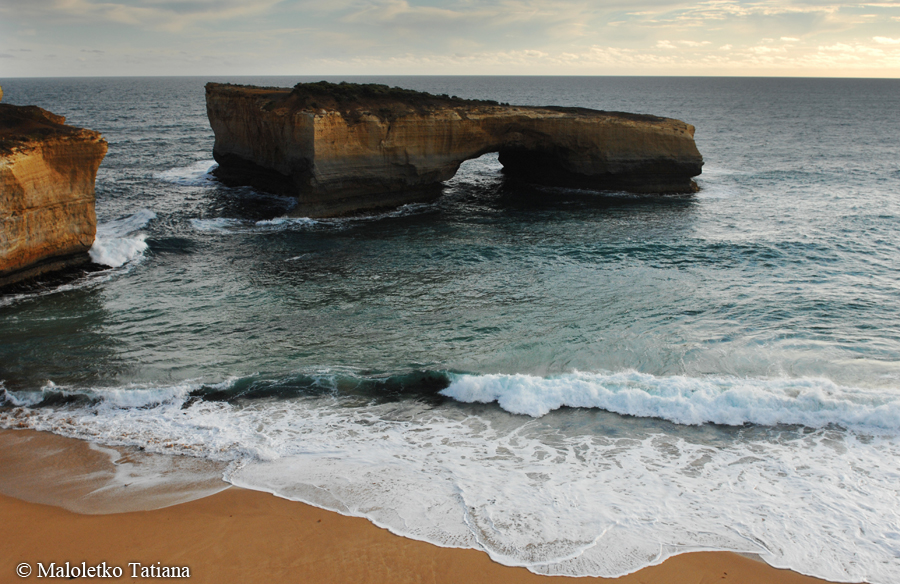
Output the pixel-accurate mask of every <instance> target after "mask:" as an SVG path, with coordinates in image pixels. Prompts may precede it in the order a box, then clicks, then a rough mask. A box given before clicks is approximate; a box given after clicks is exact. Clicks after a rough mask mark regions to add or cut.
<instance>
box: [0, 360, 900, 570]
mask: <svg viewBox="0 0 900 584" xmlns="http://www.w3.org/2000/svg"><path fill="white" fill-rule="evenodd" d="M595 375H596V374H595ZM479 377H481V378H483V379H481V380H480V381H479ZM517 377H518V376H507V379H506V381H505V387H511V386H516V384H518V385H524V384H523V382H522V380H520V379H517ZM600 377H604V376H600ZM606 377H615V375H613V374H610V375H608V376H605V377H604V379H605V378H606ZM586 379H588V380H589V381H590V382H591V383H592V384H593V385H596V384H597V383H598V380H597V379H589V376H588V375H587V374H581V373H579V374H571V376H569V377H563V378H557V379H552V380H548V383H547V384H546V385H545V386H544V388H545V389H546V390H547V391H548V392H549V393H554V392H556V393H558V394H565V393H566V389H565V386H566V384H569V385H570V386H572V387H575V386H578V385H579V384H585V383H587V381H586ZM628 380H630V381H628ZM526 381H527V382H528V383H527V385H529V387H532V388H536V387H541V381H540V379H539V378H528V379H527V380H526ZM695 381H696V383H697V384H700V385H701V386H703V387H706V386H705V385H704V384H706V383H710V382H709V380H695ZM232 383H233V380H229V381H225V382H223V383H222V384H220V386H219V389H228V388H229V387H230V386H231V384H232ZM498 383H499V377H498V376H459V377H457V378H456V379H455V380H454V382H453V385H451V388H453V387H454V386H455V387H456V388H457V390H458V389H459V388H461V387H463V386H466V387H475V386H477V385H482V386H493V385H496V384H498ZM606 383H609V381H608V380H606ZM620 383H621V384H623V385H626V384H628V383H630V384H632V385H633V386H634V385H639V386H640V387H639V388H638V389H636V390H635V391H639V392H642V393H646V394H650V393H653V392H656V393H665V394H666V395H671V396H676V397H677V396H684V395H688V394H690V392H685V391H684V390H683V389H682V390H676V389H673V388H674V387H679V386H685V385H687V386H690V385H691V383H692V382H691V380H685V379H678V378H653V377H652V376H646V377H642V376H637V375H636V374H634V373H631V372H625V373H622V374H621V379H620ZM766 383H769V384H771V386H772V387H774V388H775V389H772V390H770V391H768V393H771V394H774V395H777V396H781V395H782V394H787V393H790V392H789V391H788V390H786V389H785V388H786V387H788V386H789V385H791V384H794V386H797V385H798V381H797V380H769V381H768V382H767V381H764V380H757V381H756V382H754V384H753V391H752V392H751V393H749V394H746V395H744V394H741V399H743V400H745V401H744V402H743V403H744V406H746V407H751V405H750V401H749V400H751V399H753V396H756V397H757V398H758V399H759V406H760V408H761V409H763V410H765V409H766V408H769V407H770V400H771V398H770V397H768V396H767V395H765V394H766V393H767V392H766V389H765V387H764V386H765V385H766ZM501 385H503V384H501ZM822 385H823V384H822V382H821V380H806V381H805V382H804V381H803V380H800V382H799V386H800V387H801V388H802V387H820V389H818V390H816V391H815V392H813V393H815V394H817V395H818V397H816V398H815V399H816V400H822V399H824V398H822V396H823V395H828V394H829V392H831V394H833V396H835V399H838V400H839V401H840V400H843V402H847V403H870V402H871V404H872V405H874V407H876V408H877V407H880V406H883V405H885V404H884V403H881V404H879V403H877V402H879V400H882V399H883V396H882V397H878V396H872V395H869V392H863V391H860V392H855V391H849V392H848V391H847V390H846V389H842V388H835V387H830V388H829V387H826V388H824V389H823V388H821V386H822ZM199 387H200V385H199V384H197V383H184V384H181V385H178V386H166V387H140V388H117V389H90V390H75V389H72V388H58V387H53V386H49V385H48V386H47V387H45V388H44V391H45V392H51V391H52V392H60V391H64V392H70V393H71V392H76V391H80V392H82V393H85V394H86V395H89V396H90V397H92V398H93V401H91V402H90V405H86V406H85V405H82V406H71V405H70V406H53V407H47V406H45V407H41V408H36V409H34V408H28V407H18V408H9V409H6V410H2V411H0V427H12V426H17V427H20V426H23V425H24V426H26V427H31V428H35V429H39V430H50V431H54V432H57V433H61V434H65V435H70V436H77V437H82V438H89V439H93V440H97V441H100V442H104V443H107V444H133V445H139V446H142V447H144V448H146V449H148V450H150V451H155V452H181V453H184V454H193V455H198V456H203V457H207V458H210V459H214V460H220V461H229V462H233V463H234V464H233V465H232V467H231V470H230V471H229V473H228V475H227V479H228V480H229V481H230V482H232V483H234V484H235V485H239V486H243V487H247V488H252V489H258V490H264V491H269V492H273V493H276V494H278V495H280V496H282V497H286V498H289V499H293V500H299V501H304V502H307V503H311V504H313V505H317V506H320V507H323V508H327V509H332V510H335V511H338V512H340V513H344V514H347V515H355V516H361V517H367V518H368V519H370V520H372V521H373V522H375V523H376V524H378V525H380V526H383V527H386V528H388V529H390V530H391V531H393V532H395V533H397V534H400V535H404V536H408V537H412V538H415V539H420V540H424V541H430V542H432V543H435V544H438V545H442V546H451V547H471V548H479V549H484V550H485V551H487V552H488V553H489V554H490V555H491V557H492V558H493V559H495V560H496V561H498V562H501V563H504V564H509V565H520V566H526V567H528V568H529V569H530V570H532V571H534V572H537V573H541V574H565V575H572V576H575V575H601V576H616V575H620V574H624V573H628V572H631V571H634V570H637V569H639V568H641V567H643V566H647V565H651V564H655V563H658V562H661V561H663V560H664V559H665V558H667V557H669V556H671V555H673V554H677V553H681V552H685V551H692V550H705V549H718V550H733V551H739V552H752V553H758V554H760V555H761V556H762V557H763V558H764V559H765V560H766V561H768V562H769V563H771V564H773V565H775V566H778V567H790V568H793V569H795V570H798V571H800V572H803V573H806V574H812V575H816V576H819V577H822V578H827V579H830V580H834V581H848V582H849V581H867V582H873V583H879V584H887V583H889V582H895V581H898V578H900V563H898V561H897V558H898V557H900V512H898V511H897V505H896V502H897V501H898V500H900V469H898V467H897V464H896V461H897V460H898V459H900V435H898V433H897V432H895V433H894V434H893V435H889V434H887V433H882V434H881V435H877V436H872V435H865V434H862V433H859V432H855V431H847V430H841V429H835V428H834V427H831V428H820V429H810V428H807V429H801V430H788V429H784V428H782V429H781V430H777V431H776V430H774V429H772V430H771V431H764V429H763V431H751V430H752V429H742V430H731V431H729V432H726V433H724V434H722V433H719V434H716V436H718V437H717V438H715V439H710V438H708V437H707V434H706V433H705V431H701V429H697V430H692V429H690V427H688V428H685V429H683V430H680V431H679V432H677V433H672V434H668V433H666V432H665V431H664V430H661V429H659V428H661V426H658V425H656V426H652V427H653V428H656V429H651V430H642V429H641V428H642V427H643V426H641V425H640V424H636V423H632V422H629V419H630V418H617V419H618V420H619V421H618V422H616V428H617V430H616V431H615V432H611V433H604V432H601V431H598V430H597V428H595V427H591V426H590V420H591V419H593V418H591V415H590V414H589V411H588V410H583V411H582V412H580V413H579V412H567V413H566V414H565V418H559V417H558V416H560V415H562V414H553V413H551V414H549V415H547V417H545V418H543V419H540V420H538V419H532V418H526V417H522V416H515V415H511V414H508V413H506V412H504V411H502V410H500V409H499V408H493V407H477V408H473V407H469V406H462V405H460V406H458V407H441V408H433V407H431V406H429V405H428V404H423V403H419V402H400V403H398V402H391V403H383V404H369V405H368V406H366V407H364V408H361V407H347V406H346V405H341V402H340V397H339V396H338V395H328V396H325V397H321V396H319V397H309V398H302V399H288V400H275V401H272V400H257V401H250V402H247V403H244V404H232V403H227V402H206V401H191V398H190V397H189V394H190V393H191V392H192V391H193V390H195V389H197V388H199ZM667 388H668V389H667ZM714 388H718V389H717V391H720V392H721V391H722V390H721V388H720V387H719V385H715V384H714V386H713V389H714ZM713 389H711V388H707V389H706V390H704V391H706V392H707V393H711V392H713ZM586 391H587V388H586V387H581V388H580V389H578V390H577V391H575V390H573V393H577V394H584V395H589V396H590V395H593V394H589V393H586ZM623 391H624V390H620V391H619V393H622V392H623ZM728 391H729V390H728V389H726V390H724V392H725V393H727V392H728ZM804 391H805V390H803V389H799V390H797V391H796V392H794V393H796V395H795V396H794V397H795V398H796V399H798V400H800V401H801V402H802V401H803V399H802V397H801V396H802V394H803V393H804ZM129 392H131V393H129ZM515 392H521V390H520V389H516V390H514V393H515ZM495 393H496V392H495ZM694 393H702V392H701V391H695V392H694ZM8 394H9V395H11V396H13V399H14V400H18V401H13V403H19V404H25V403H32V404H33V403H35V402H34V398H31V399H26V398H25V396H23V395H21V394H18V393H16V392H8ZM845 394H846V395H845ZM530 399H533V398H528V399H526V400H524V402H523V403H528V401H529V400H530ZM678 399H682V398H680V397H679V398H678ZM678 399H676V400H675V402H673V403H675V404H676V407H677V404H678V403H679V402H678ZM782 399H783V398H781V397H779V399H777V400H776V403H778V404H781V405H783V402H782V401H781V400H782ZM556 401H560V400H558V399H557V400H556ZM556 401H554V402H553V403H556ZM644 401H646V400H645V398H641V399H637V400H635V401H634V404H636V405H635V406H634V411H635V412H640V411H644V408H646V404H645V403H644ZM814 401H815V400H814ZM843 402H842V403H843ZM713 403H714V402H713ZM804 403H805V402H804ZM815 403H819V402H815ZM823 403H825V404H826V407H827V404H828V403H829V402H828V401H827V400H826V401H825V402H823ZM529 407H531V406H529ZM592 407H595V406H592ZM742 407H743V406H742ZM779 407H781V406H779ZM867 407H868V406H867ZM543 409H545V406H540V407H538V408H537V409H536V410H535V411H543ZM651 409H652V408H651ZM553 416H557V417H556V418H553ZM579 416H580V417H579ZM702 417H703V416H699V417H689V418H688V421H689V422H690V423H695V420H699V419H700V418H702ZM750 417H751V418H752V417H753V416H752V415H751V416H750ZM550 418H553V420H550ZM563 419H564V420H565V422H566V423H565V424H560V421H561V420H563ZM604 419H607V420H608V419H611V418H609V416H608V415H607V417H606V418H604ZM546 420H550V421H546ZM579 420H580V421H579ZM570 423H576V424H587V426H586V427H585V429H584V430H583V431H578V430H572V429H568V430H563V429H562V428H563V427H564V426H566V425H568V424H570Z"/></svg>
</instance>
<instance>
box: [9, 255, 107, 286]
mask: <svg viewBox="0 0 900 584" xmlns="http://www.w3.org/2000/svg"><path fill="white" fill-rule="evenodd" d="M109 269H110V267H109V266H105V265H103V264H98V263H95V262H94V261H93V260H91V257H90V256H89V255H88V254H87V253H80V254H75V255H70V256H65V257H61V258H49V259H46V260H43V261H40V262H37V263H35V264H32V265H30V266H29V267H27V268H25V269H23V270H19V271H17V272H14V273H13V274H11V275H9V276H6V277H0V294H26V293H32V292H37V291H40V290H47V289H50V288H56V287H57V286H62V285H64V284H69V283H71V282H74V281H75V280H78V279H79V278H82V277H84V276H86V275H88V274H92V273H94V272H103V271H106V270H109Z"/></svg>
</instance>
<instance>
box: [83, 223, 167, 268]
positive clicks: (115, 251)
mask: <svg viewBox="0 0 900 584" xmlns="http://www.w3.org/2000/svg"><path fill="white" fill-rule="evenodd" d="M155 218H156V213H154V212H153V211H150V210H148V209H141V210H139V211H137V212H136V213H134V214H133V215H129V216H128V217H124V218H122V219H116V220H113V221H108V222H106V223H101V224H99V225H98V226H97V237H96V238H95V239H94V245H92V246H91V249H90V250H89V252H88V253H89V254H90V256H91V259H92V260H94V262H96V263H98V264H103V265H105V266H111V267H113V268H118V267H120V266H122V265H124V264H126V263H128V262H130V261H132V260H135V259H138V258H140V257H141V256H142V255H143V253H144V251H146V249H147V243H146V242H145V241H144V240H145V239H146V237H147V236H146V235H145V234H143V233H135V232H136V231H138V230H140V229H143V228H144V227H146V226H147V224H148V223H149V222H150V221H151V220H153V219H155Z"/></svg>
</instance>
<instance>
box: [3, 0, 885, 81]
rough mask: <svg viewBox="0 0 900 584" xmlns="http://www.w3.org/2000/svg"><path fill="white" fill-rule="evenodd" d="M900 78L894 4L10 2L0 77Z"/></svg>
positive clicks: (768, 0) (711, 0)
mask: <svg viewBox="0 0 900 584" xmlns="http://www.w3.org/2000/svg"><path fill="white" fill-rule="evenodd" d="M379 74H380V75H391V74H393V75H404V74H406V75H419V74H438V75H460V74H469V75H479V74H488V75H529V74H539V75H554V74H563V75H789V76H858V77H900V0H895V1H890V0H889V1H873V2H862V3H842V2H829V1H818V0H782V1H774V0H762V1H756V2H743V1H738V0H704V1H700V2H697V1H694V2H691V1H679V0H634V1H629V2H625V1H622V0H609V1H601V2H590V1H578V0H558V1H552V2H551V1H549V0H488V1H484V2H475V1H474V0H422V1H416V0H333V1H332V2H329V3H320V2H312V1H310V0H281V1H279V0H246V1H242V0H216V1H213V0H6V1H5V2H4V3H3V4H2V5H0V77H18V76H61V75H97V76H100V75H379Z"/></svg>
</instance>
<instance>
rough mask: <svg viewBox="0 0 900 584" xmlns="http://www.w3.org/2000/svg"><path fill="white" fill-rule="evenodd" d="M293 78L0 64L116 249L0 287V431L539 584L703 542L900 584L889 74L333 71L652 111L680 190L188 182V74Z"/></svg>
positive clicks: (192, 91) (205, 141)
mask: <svg viewBox="0 0 900 584" xmlns="http://www.w3.org/2000/svg"><path fill="white" fill-rule="evenodd" d="M302 80H318V78H315V79H311V78H306V79H304V78H230V79H221V78H209V79H207V78H202V79H201V78H134V79H8V80H0V84H2V86H3V90H4V100H5V101H6V102H9V103H15V104H34V105H39V106H41V107H44V108H46V109H49V110H51V111H53V112H55V113H58V114H62V115H65V116H67V118H68V121H69V123H71V124H74V125H78V126H84V127H88V128H91V129H94V130H98V131H100V132H102V133H103V135H104V136H105V137H106V139H107V140H108V141H109V154H108V155H107V158H106V160H105V161H104V163H103V165H102V166H101V169H100V173H99V175H98V179H97V213H98V217H99V221H100V232H99V235H98V238H99V241H98V246H97V249H96V250H95V252H96V254H97V257H100V258H103V259H105V260H106V262H107V263H110V264H121V265H118V267H116V268H114V269H111V270H110V271H108V272H103V273H99V274H95V275H92V276H91V277H89V278H87V279H85V280H83V281H80V282H77V283H75V284H73V285H68V286H65V287H64V288H62V289H56V290H48V291H45V292H44V293H40V294H31V295H25V296H8V297H5V298H4V299H3V300H2V304H0V338H2V339H3V341H2V344H0V380H2V381H3V386H4V387H5V389H6V392H7V393H6V403H7V407H6V409H4V410H0V423H2V424H4V425H13V424H14V423H15V424H18V423H19V422H20V421H21V419H23V418H24V419H27V420H29V422H28V425H30V426H31V427H36V428H40V429H47V430H51V431H56V432H59V433H63V434H68V435H74V436H80V437H85V438H89V439H94V440H99V441H104V442H108V443H129V444H141V445H144V446H149V447H151V448H154V447H155V446H153V445H155V444H156V445H158V444H161V443H167V444H169V446H168V447H167V448H169V449H170V450H172V449H174V450H175V451H178V452H181V453H186V454H192V455H196V456H206V457H211V458H216V459H222V460H228V461H233V462H235V464H236V465H237V466H235V468H234V470H233V472H231V473H230V474H229V475H228V476H227V478H228V480H231V481H232V482H235V483H236V484H242V485H244V486H249V487H251V488H259V489H263V490H269V491H273V492H276V493H278V494H280V495H282V496H286V497H289V498H295V499H298V500H304V501H307V502H312V503H314V504H318V505H320V506H323V507H327V508H331V509H336V510H339V511H341V512H344V513H348V514H355V515H362V516H366V517H369V518H370V519H372V520H373V521H375V522H376V523H378V524H380V525H384V526H387V527H390V528H391V529H393V530H394V531H396V532H400V533H403V534H405V535H408V536H411V537H416V538H419V539H424V540H427V541H433V542H435V543H438V544H441V545H456V546H464V547H478V548H483V549H485V550H487V551H488V552H489V553H490V554H491V555H492V557H494V558H495V559H496V560H498V561H501V562H504V563H510V564H517V565H526V566H528V567H529V568H530V569H532V570H534V571H537V572H541V573H564V574H573V575H575V574H602V575H613V574H619V573H624V572H627V571H632V570H634V569H637V568H639V567H641V566H643V565H647V564H649V563H652V562H655V561H657V560H658V559H659V558H660V557H665V556H666V555H670V554H672V553H678V552H680V551H685V550H691V549H709V548H713V549H734V550H737V551H746V552H752V553H758V554H760V555H762V557H763V558H764V559H766V560H767V561H769V562H770V563H772V564H774V565H778V566H784V567H791V568H794V569H797V570H800V571H803V572H805V573H811V574H816V575H819V576H823V577H826V578H831V579H835V580H860V579H868V580H869V581H873V582H888V581H891V580H892V579H896V578H898V577H900V519H898V516H897V514H896V501H897V500H900V499H898V496H900V487H898V486H897V485H900V482H898V479H900V470H898V464H900V463H898V461H900V458H898V455H900V278H898V276H900V261H898V260H900V253H898V249H900V229H898V228H900V151H898V146H897V141H896V138H897V136H900V81H897V80H855V79H854V80H836V79H829V80H821V79H722V78H591V77H574V78H556V77H553V78H551V77H543V78H532V77H500V78H498V77H396V78H385V77H379V78H354V79H351V80H354V81H361V82H372V81H375V82H381V83H387V84H390V85H399V86H402V87H407V88H412V89H419V90H425V91H430V92H433V93H447V94H451V95H458V96H461V97H471V98H483V99H494V100H497V101H503V102H510V103H517V104H525V105H564V106H582V107H590V108H597V109H605V110H619V111H631V112H639V113H649V114H656V115H662V116H669V117H674V118H678V119H681V120H684V121H686V122H688V123H691V124H693V125H694V126H696V128H697V131H696V141H697V145H698V148H699V149H700V152H701V153H702V154H703V156H704V159H705V161H706V164H705V166H704V172H703V175H702V176H701V177H699V180H698V183H699V184H700V186H701V191H700V192H699V193H698V194H696V195H694V196H686V197H672V198H659V197H637V196H633V195H627V194H625V193H595V192H589V191H581V190H571V189H563V188H552V187H530V186H527V185H522V184H515V183H510V182H507V181H505V180H504V178H503V177H502V176H501V173H500V172H499V169H500V165H499V163H498V162H497V160H496V156H495V155H486V156H484V157H482V158H480V159H478V160H474V161H470V162H467V163H465V164H464V165H463V167H462V168H461V169H460V171H459V173H458V174H457V176H456V177H455V178H454V179H453V180H451V181H449V182H448V183H446V184H445V187H444V194H443V196H442V197H441V199H440V200H439V201H438V202H436V203H434V204H429V205H412V206H407V207H403V208H401V209H398V210H396V211H393V212H386V213H381V214H378V215H373V216H367V217H356V218H350V219H338V220H318V221H312V220H306V219H302V218H289V217H288V212H289V210H290V208H291V205H292V201H291V200H289V199H286V198H281V197H273V196H269V195H266V194H264V193H259V192H256V191H253V190H252V189H247V188H243V189H231V188H226V187H224V186H222V185H219V184H218V183H217V182H215V180H214V179H213V178H212V177H211V176H210V175H208V174H207V171H208V170H209V169H210V167H211V166H212V165H213V164H214V163H213V161H212V160H211V158H212V156H211V152H212V143H213V135H212V132H211V130H210V128H209V124H208V121H207V120H206V114H205V104H204V101H203V99H204V93H203V85H204V84H205V83H206V82H207V81H232V82H241V83H254V84H262V85H281V86H289V85H293V84H294V83H296V82H298V81H302ZM329 80H332V81H335V80H339V78H329ZM64 396H68V397H64ZM16 416H18V417H16ZM159 448H163V447H161V446H160V447H159ZM347 477H359V479H358V481H356V480H355V479H353V480H351V479H348V478H347ZM363 477H365V478H363ZM348 480H350V483H349V484H348V483H347V481H348ZM723 485H726V486H727V488H726V486H723ZM626 487H627V488H626ZM410 492H414V493H423V495H421V497H424V498H423V499H421V500H419V499H416V498H415V497H410V496H409V495H408V493H410ZM323 493H325V494H323ZM425 494H428V495H427V496H426V495H425ZM766 519H769V521H766ZM776 523H777V524H778V525H775V524H776Z"/></svg>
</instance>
